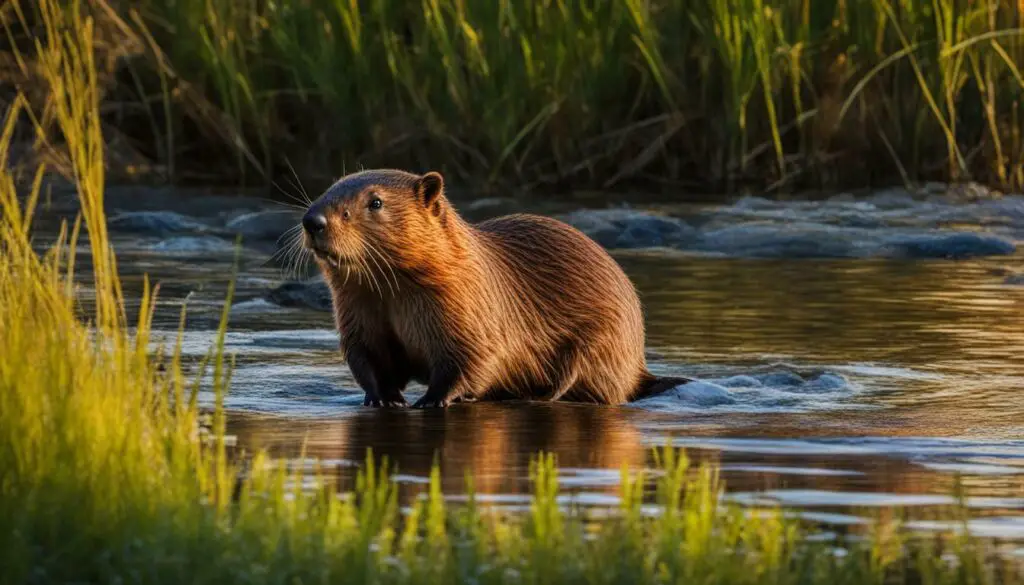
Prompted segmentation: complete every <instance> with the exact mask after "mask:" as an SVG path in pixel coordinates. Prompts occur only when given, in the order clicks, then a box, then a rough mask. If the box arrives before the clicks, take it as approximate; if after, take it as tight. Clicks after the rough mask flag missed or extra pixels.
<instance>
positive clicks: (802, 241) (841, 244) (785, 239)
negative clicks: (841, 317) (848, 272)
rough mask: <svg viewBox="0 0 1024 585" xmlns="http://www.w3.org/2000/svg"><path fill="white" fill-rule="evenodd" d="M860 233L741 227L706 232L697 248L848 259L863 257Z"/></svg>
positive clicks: (820, 227)
mask: <svg viewBox="0 0 1024 585" xmlns="http://www.w3.org/2000/svg"><path fill="white" fill-rule="evenodd" d="M861 231H862V230H854V229H842V228H837V227H833V226H827V225H823V224H800V225H772V224H742V225H735V226H729V227H724V228H721V229H717V230H714V231H711V232H708V233H705V234H704V235H703V236H702V237H701V238H700V241H699V242H698V243H697V245H696V248H697V249H698V250H701V251H704V252H715V253H719V254H725V255H728V256H741V257H750V258H849V257H855V256H861V255H863V253H862V251H861V250H860V248H859V246H858V242H857V240H858V239H863V236H865V235H866V234H862V233H861ZM858 236H861V238H858Z"/></svg>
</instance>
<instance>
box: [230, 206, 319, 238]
mask: <svg viewBox="0 0 1024 585" xmlns="http://www.w3.org/2000/svg"><path fill="white" fill-rule="evenodd" d="M301 219H302V218H301V216H300V215H299V214H298V213H297V212H295V211H279V210H271V211H254V212H251V213H244V214H242V215H239V216H238V217H235V218H234V219H232V220H231V221H229V222H228V223H227V225H226V226H225V228H226V229H227V231H228V232H230V233H232V234H239V235H241V236H242V239H243V241H245V240H264V241H277V240H279V239H281V238H282V236H284V235H285V232H287V231H288V230H290V229H292V228H294V227H296V226H298V225H299V222H300V220H301Z"/></svg>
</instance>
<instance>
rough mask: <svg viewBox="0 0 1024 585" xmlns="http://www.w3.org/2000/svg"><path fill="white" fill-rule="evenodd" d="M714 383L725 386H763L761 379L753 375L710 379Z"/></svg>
mask: <svg viewBox="0 0 1024 585" xmlns="http://www.w3.org/2000/svg"><path fill="white" fill-rule="evenodd" d="M712 382H714V383H715V384H719V385H721V386H724V387H726V388H760V387H762V386H764V383H763V382H762V381H761V380H758V379H757V378H755V377H753V376H746V375H740V376H730V377H728V378H717V379H714V380H712Z"/></svg>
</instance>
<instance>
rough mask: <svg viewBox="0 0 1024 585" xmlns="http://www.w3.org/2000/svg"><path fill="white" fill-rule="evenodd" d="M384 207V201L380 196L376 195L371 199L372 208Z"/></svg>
mask: <svg viewBox="0 0 1024 585" xmlns="http://www.w3.org/2000/svg"><path fill="white" fill-rule="evenodd" d="M381 207H384V202H383V201H381V200H380V197H374V198H373V199H371V200H370V209H380V208H381Z"/></svg>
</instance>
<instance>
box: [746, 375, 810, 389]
mask: <svg viewBox="0 0 1024 585" xmlns="http://www.w3.org/2000/svg"><path fill="white" fill-rule="evenodd" d="M753 377H754V378H755V379H757V380H760V381H761V384H762V385H764V386H768V387H771V388H779V387H789V386H801V385H803V383H804V379H803V378H802V377H801V376H800V375H799V374H796V373H793V372H772V373H770V374H759V375H756V376H753Z"/></svg>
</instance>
